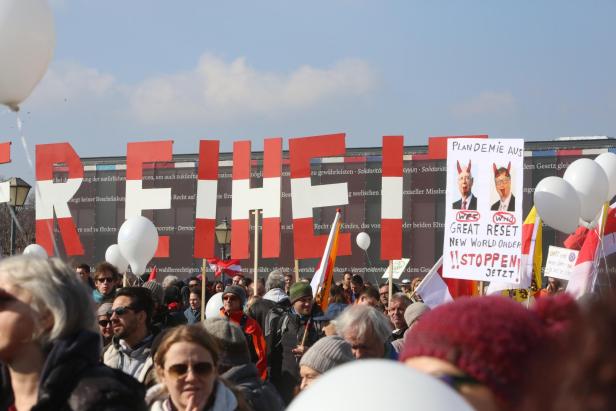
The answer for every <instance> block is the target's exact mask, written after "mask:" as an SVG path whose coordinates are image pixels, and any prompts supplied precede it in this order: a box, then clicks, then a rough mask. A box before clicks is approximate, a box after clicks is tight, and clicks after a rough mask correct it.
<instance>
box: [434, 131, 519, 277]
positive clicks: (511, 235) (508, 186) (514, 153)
mask: <svg viewBox="0 0 616 411" xmlns="http://www.w3.org/2000/svg"><path fill="white" fill-rule="evenodd" d="M523 161H524V140H521V139H502V140H497V139H494V140H492V139H450V140H448V141H447V191H446V201H447V203H446V205H447V207H446V213H445V242H444V245H443V257H444V261H443V277H448V278H460V279H467V280H479V281H495V282H507V283H514V284H518V283H519V282H520V267H521V263H522V261H521V260H522V223H523V219H522V194H523V191H522V189H523V186H522V179H523V175H524V169H523Z"/></svg>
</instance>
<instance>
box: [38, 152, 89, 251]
mask: <svg viewBox="0 0 616 411" xmlns="http://www.w3.org/2000/svg"><path fill="white" fill-rule="evenodd" d="M55 164H62V165H63V168H64V170H65V171H66V172H67V174H68V178H67V180H66V181H65V182H54V181H53V174H54V165H55ZM82 181H83V164H81V160H80V159H79V156H78V155H77V153H75V150H73V147H71V145H70V144H69V143H56V144H39V145H37V146H36V187H35V196H36V197H35V198H36V242H37V243H38V244H39V245H41V246H42V247H44V248H45V250H46V251H47V254H49V255H54V239H53V235H54V234H53V223H54V212H55V216H56V218H57V220H58V228H59V229H60V235H61V236H62V241H63V243H64V248H65V249H66V254H68V255H83V253H84V251H83V245H82V244H81V240H80V239H79V234H78V233H77V227H76V226H75V222H74V221H73V217H72V216H71V211H70V210H69V208H68V201H69V200H70V199H71V198H73V196H74V195H75V193H76V192H77V190H78V189H79V186H80V185H81V182H82Z"/></svg>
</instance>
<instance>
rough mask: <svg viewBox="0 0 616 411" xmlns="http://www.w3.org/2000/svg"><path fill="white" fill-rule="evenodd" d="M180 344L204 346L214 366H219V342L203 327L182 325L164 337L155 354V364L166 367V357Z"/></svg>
mask: <svg viewBox="0 0 616 411" xmlns="http://www.w3.org/2000/svg"><path fill="white" fill-rule="evenodd" d="M178 342H191V343H194V344H197V345H200V346H202V347H203V348H205V349H206V350H207V351H209V353H210V355H211V356H212V360H213V361H214V365H215V366H218V356H219V352H220V348H219V346H218V342H217V341H216V340H215V339H214V337H212V335H210V334H209V333H208V332H207V331H205V329H204V328H203V327H202V326H201V325H180V326H177V327H174V328H171V329H169V331H166V332H165V334H164V336H163V337H162V339H161V341H160V344H158V348H157V349H156V353H154V364H155V365H156V366H157V367H160V368H164V367H165V356H166V355H167V351H169V348H171V346H172V345H173V344H175V343H178Z"/></svg>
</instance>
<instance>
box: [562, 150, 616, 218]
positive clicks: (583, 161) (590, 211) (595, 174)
mask: <svg viewBox="0 0 616 411" xmlns="http://www.w3.org/2000/svg"><path fill="white" fill-rule="evenodd" d="M563 178H564V179H565V181H567V182H568V183H569V184H571V186H572V187H573V188H574V189H575V191H577V193H578V197H579V198H580V207H581V208H580V217H581V218H582V220H584V221H587V222H589V221H592V220H593V219H594V218H595V217H596V216H597V213H598V212H599V210H601V207H602V206H603V203H605V202H606V201H607V196H608V191H609V185H608V180H607V176H606V175H605V171H603V169H602V168H601V166H600V165H599V163H597V162H595V161H593V160H591V159H589V158H580V159H578V160H575V161H574V162H573V163H571V164H570V165H569V167H567V169H566V170H565V175H564V176H563Z"/></svg>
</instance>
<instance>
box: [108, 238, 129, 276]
mask: <svg viewBox="0 0 616 411" xmlns="http://www.w3.org/2000/svg"><path fill="white" fill-rule="evenodd" d="M105 261H107V262H108V263H109V264H111V265H113V266H115V268H117V269H118V271H119V272H121V273H125V272H126V270H128V260H126V258H124V256H123V255H122V252H121V251H120V246H119V245H117V244H111V245H110V246H109V247H107V251H105Z"/></svg>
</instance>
